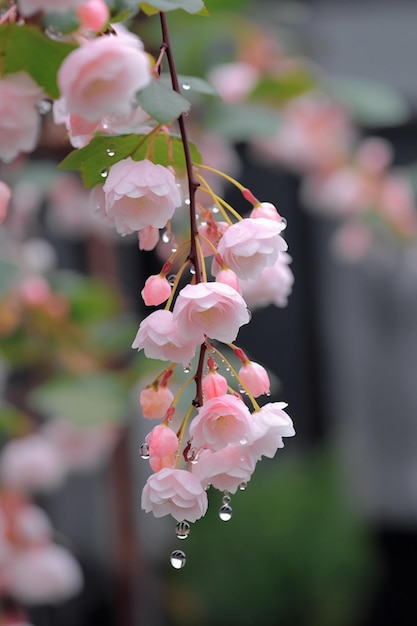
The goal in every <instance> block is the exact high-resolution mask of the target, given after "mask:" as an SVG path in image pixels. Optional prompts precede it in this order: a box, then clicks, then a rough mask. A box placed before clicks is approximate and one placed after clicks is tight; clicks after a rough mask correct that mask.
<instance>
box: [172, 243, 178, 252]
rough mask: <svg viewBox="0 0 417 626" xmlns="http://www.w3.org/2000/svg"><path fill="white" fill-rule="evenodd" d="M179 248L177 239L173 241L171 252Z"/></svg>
mask: <svg viewBox="0 0 417 626" xmlns="http://www.w3.org/2000/svg"><path fill="white" fill-rule="evenodd" d="M177 250H178V244H177V242H176V241H174V242H173V243H171V252H176V251H177Z"/></svg>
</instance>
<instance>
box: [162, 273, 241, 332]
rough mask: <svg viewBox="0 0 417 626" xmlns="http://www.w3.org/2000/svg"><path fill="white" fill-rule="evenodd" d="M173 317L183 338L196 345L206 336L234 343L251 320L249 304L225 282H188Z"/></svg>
mask: <svg viewBox="0 0 417 626" xmlns="http://www.w3.org/2000/svg"><path fill="white" fill-rule="evenodd" d="M173 317H174V320H175V322H176V323H177V324H178V329H179V331H180V333H181V335H182V336H183V337H187V338H188V340H189V341H194V342H195V343H196V344H199V343H202V342H203V341H204V339H205V336H207V337H211V339H218V340H219V341H223V342H224V343H232V342H233V341H234V340H235V339H236V337H237V334H238V332H239V328H240V327H241V326H243V324H247V323H248V322H249V313H248V310H247V307H246V303H245V301H244V300H243V298H242V296H240V295H239V294H238V293H237V291H236V290H235V289H233V288H232V287H230V286H229V285H225V284H223V283H215V282H214V283H213V282H211V283H206V282H201V283H198V284H195V285H186V286H185V287H184V288H183V289H181V291H180V293H179V294H178V297H177V299H176V301H175V305H174V309H173Z"/></svg>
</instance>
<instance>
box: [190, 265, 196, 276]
mask: <svg viewBox="0 0 417 626" xmlns="http://www.w3.org/2000/svg"><path fill="white" fill-rule="evenodd" d="M190 274H192V275H193V276H195V267H194V265H191V267H190Z"/></svg>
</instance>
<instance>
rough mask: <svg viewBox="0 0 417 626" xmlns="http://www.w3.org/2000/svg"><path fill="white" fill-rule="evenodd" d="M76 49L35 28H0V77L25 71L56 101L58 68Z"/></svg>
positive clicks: (2, 26)
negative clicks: (1, 70)
mask: <svg viewBox="0 0 417 626" xmlns="http://www.w3.org/2000/svg"><path fill="white" fill-rule="evenodd" d="M76 48H77V46H75V45H73V44H70V43H66V42H63V41H54V40H52V39H49V38H48V37H46V36H45V35H44V34H43V33H42V32H41V31H40V30H39V29H37V28H35V27H34V26H28V25H17V24H3V25H1V26H0V58H1V59H2V68H3V74H12V73H14V72H20V71H25V72H27V73H28V74H30V76H31V77H32V78H33V80H35V81H36V82H37V83H38V85H40V86H41V87H42V88H43V90H44V92H45V94H46V95H48V96H50V97H51V98H59V95H60V94H59V89H58V85H57V79H56V77H57V73H58V69H59V67H60V65H61V63H62V61H63V60H64V59H65V57H66V56H67V55H68V54H69V53H70V52H72V51H73V50H75V49H76Z"/></svg>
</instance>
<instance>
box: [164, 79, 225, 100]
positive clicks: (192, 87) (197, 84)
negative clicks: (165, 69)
mask: <svg viewBox="0 0 417 626" xmlns="http://www.w3.org/2000/svg"><path fill="white" fill-rule="evenodd" d="M160 81H161V82H162V83H164V84H165V85H169V86H170V85H171V77H170V75H169V74H161V76H160ZM178 82H179V85H180V89H181V93H183V94H185V95H192V94H193V93H199V94H204V95H207V96H218V93H217V92H216V91H215V90H214V89H213V87H212V86H211V85H210V84H209V83H208V82H207V81H206V80H204V79H203V78H199V77H198V76H185V75H184V74H180V75H179V76H178Z"/></svg>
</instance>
